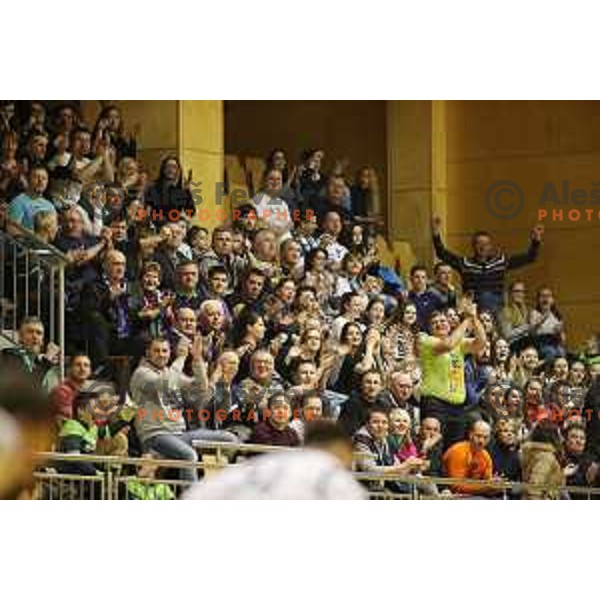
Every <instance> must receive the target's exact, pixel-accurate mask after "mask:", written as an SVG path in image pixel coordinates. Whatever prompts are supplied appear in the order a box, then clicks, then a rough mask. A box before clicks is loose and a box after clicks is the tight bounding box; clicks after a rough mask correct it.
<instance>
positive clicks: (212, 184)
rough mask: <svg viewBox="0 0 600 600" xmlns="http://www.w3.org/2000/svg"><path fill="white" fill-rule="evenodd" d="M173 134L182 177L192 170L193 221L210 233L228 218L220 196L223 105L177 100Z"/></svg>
mask: <svg viewBox="0 0 600 600" xmlns="http://www.w3.org/2000/svg"><path fill="white" fill-rule="evenodd" d="M176 131H177V154H178V156H179V158H180V160H181V164H182V165H183V168H184V176H187V173H188V171H189V170H190V169H191V170H192V182H193V183H192V187H191V191H192V193H193V194H194V197H195V198H197V204H196V219H195V221H196V223H197V224H198V225H202V226H204V227H208V228H210V229H212V228H214V227H215V226H216V225H218V224H219V223H222V222H223V221H224V220H225V219H226V218H227V217H228V216H229V205H228V200H227V198H225V197H224V196H223V181H224V115H223V101H222V100H178V101H177V130H176ZM200 198H201V200H200Z"/></svg>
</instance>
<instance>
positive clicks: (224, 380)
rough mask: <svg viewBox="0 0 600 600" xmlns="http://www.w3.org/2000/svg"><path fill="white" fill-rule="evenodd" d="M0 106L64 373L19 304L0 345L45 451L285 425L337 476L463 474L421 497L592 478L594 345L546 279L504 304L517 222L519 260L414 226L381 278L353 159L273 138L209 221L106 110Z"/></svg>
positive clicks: (21, 232) (7, 171)
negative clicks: (421, 240)
mask: <svg viewBox="0 0 600 600" xmlns="http://www.w3.org/2000/svg"><path fill="white" fill-rule="evenodd" d="M17 109H18V110H17ZM0 113H1V115H0V139H1V147H2V157H1V164H0V203H1V206H2V211H1V213H0V214H1V215H2V221H3V226H4V227H5V229H6V231H7V233H8V234H9V235H12V236H14V237H19V238H20V239H21V241H22V243H23V244H33V243H39V244H46V245H48V244H49V245H54V246H55V247H56V248H57V249H58V250H60V251H62V252H63V253H64V254H65V256H66V258H67V261H68V263H67V270H66V289H65V297H64V299H63V301H64V303H65V311H66V317H67V318H66V348H64V352H65V354H66V356H67V373H66V378H65V379H64V380H62V381H56V378H55V373H56V369H55V365H56V362H57V360H58V357H59V356H60V349H59V348H57V347H56V345H55V344H52V343H50V344H46V343H45V339H44V336H45V333H46V332H47V329H48V322H47V321H48V315H47V314H46V313H45V312H44V311H42V313H41V314H39V315H36V316H31V315H25V314H21V315H20V316H21V317H22V318H21V323H20V327H19V345H17V346H15V347H14V348H9V349H6V350H4V351H3V352H2V356H1V361H2V363H4V364H5V365H7V364H8V365H10V366H11V367H12V368H14V369H17V370H21V371H23V372H25V373H27V374H28V375H29V376H30V377H32V378H35V380H36V382H37V383H38V385H39V386H40V387H41V388H43V389H44V390H45V391H46V392H47V393H48V397H49V402H51V403H52V406H53V408H54V410H55V414H56V443H55V447H56V449H57V450H60V451H64V452H77V453H90V454H112V455H119V456H128V455H129V456H145V455H151V456H160V457H163V458H169V459H170V458H173V459H185V460H193V459H195V458H196V456H197V450H196V449H195V448H194V442H195V441H198V440H200V441H223V442H239V443H246V442H248V443H257V444H267V445H276V446H289V447H295V446H301V445H302V444H303V439H304V434H305V426H306V424H307V423H308V422H309V421H314V420H323V419H328V420H336V421H337V422H338V423H339V425H340V426H341V427H343V429H344V430H345V431H346V433H347V435H348V436H349V437H351V438H352V439H353V441H354V446H355V450H356V451H357V459H356V465H355V467H356V468H357V469H358V470H361V471H367V472H374V473H384V474H389V475H392V476H394V475H395V476H397V477H398V478H402V477H404V476H409V475H415V476H434V477H453V478H467V479H478V480H481V484H474V483H470V484H467V483H464V484H461V483H452V484H448V485H437V486H436V485H432V484H427V483H424V484H423V486H422V487H423V488H424V489H425V490H426V491H427V492H428V493H431V494H437V493H442V494H446V495H455V496H473V495H476V496H485V497H496V496H498V495H499V492H498V490H497V489H496V488H494V487H493V485H489V484H493V483H494V482H495V481H511V482H515V483H519V482H524V483H529V484H540V485H541V486H549V488H548V489H543V488H540V489H539V490H536V489H535V488H531V489H526V490H524V491H523V490H520V489H519V487H518V485H516V486H514V487H513V488H512V489H511V490H510V496H511V497H514V498H524V497H561V498H566V497H578V496H577V494H571V495H570V496H569V495H568V494H566V493H565V492H560V493H557V492H555V491H553V490H556V489H559V488H560V487H561V486H565V485H567V484H569V485H576V486H600V424H599V423H598V418H599V415H598V410H599V409H600V389H599V385H600V378H599V377H598V374H599V373H600V355H599V350H598V346H599V338H598V335H594V336H591V337H590V340H589V342H588V343H587V345H586V347H585V348H583V349H576V348H573V347H572V346H570V345H569V340H568V339H567V337H566V324H565V321H564V317H563V315H562V313H561V311H560V310H559V307H558V302H557V300H556V297H555V293H554V292H555V289H554V288H553V287H552V286H551V287H548V286H543V287H541V288H539V289H537V290H536V291H535V294H530V295H528V286H527V280H526V279H525V278H514V277H513V276H512V274H513V271H514V270H516V269H519V268H520V267H522V266H525V265H526V264H528V263H530V262H533V261H534V260H543V249H542V241H543V233H544V232H543V229H542V227H541V226H536V227H535V228H534V229H533V230H532V232H531V237H530V240H529V245H528V248H526V249H525V251H524V252H523V253H522V254H514V255H510V256H509V255H508V254H506V253H504V252H503V251H502V250H501V249H499V248H497V247H496V246H495V244H494V240H493V238H492V236H491V235H490V234H489V233H487V232H485V231H479V232H476V233H474V235H473V238H472V246H473V252H472V255H471V256H459V255H457V254H455V253H453V252H452V251H451V250H449V249H448V248H447V247H446V246H445V245H444V242H443V240H442V237H441V222H440V220H439V219H437V218H434V220H433V222H432V240H433V246H434V250H435V254H436V256H437V262H436V263H435V264H434V266H433V268H432V269H430V268H428V267H427V266H426V265H425V264H416V265H412V266H411V268H410V269H409V274H408V275H407V277H405V278H404V277H402V275H401V274H400V272H398V271H397V270H396V269H395V268H392V267H390V266H385V265H384V264H383V262H382V260H381V257H380V255H379V252H378V245H377V243H376V234H377V220H376V219H374V218H373V211H374V207H375V206H376V205H378V203H377V201H376V200H377V195H378V186H377V176H376V173H375V171H374V170H373V168H371V167H368V166H367V167H363V168H360V169H359V170H358V172H357V173H356V174H355V176H354V177H352V178H351V177H350V176H349V175H348V173H347V172H343V171H342V170H341V165H343V164H344V163H343V162H341V161H340V162H336V164H335V166H334V167H333V168H332V169H331V170H330V171H327V170H326V169H325V165H326V164H327V163H326V158H327V157H326V156H325V152H324V151H323V150H322V149H320V148H313V149H310V150H307V151H306V152H304V153H303V155H302V157H301V158H300V160H299V161H298V165H297V166H293V165H292V164H291V163H290V162H289V161H290V157H288V156H287V154H286V152H285V151H284V150H283V149H281V148H276V149H274V150H273V151H272V152H271V153H270V154H269V156H268V157H266V170H265V173H264V181H263V186H262V187H261V189H260V190H256V193H255V195H254V196H253V197H252V199H251V200H249V201H247V202H246V203H245V204H243V205H241V206H239V207H238V209H237V210H236V211H235V216H232V218H231V219H230V220H229V221H228V222H224V223H223V224H221V225H219V226H218V227H216V228H215V229H213V230H212V231H209V230H208V229H207V228H204V227H203V226H202V223H201V222H198V221H197V220H194V213H195V205H194V196H193V194H192V193H191V191H190V189H189V184H190V180H191V176H190V175H189V174H188V177H184V175H183V168H182V165H181V164H180V162H179V160H178V159H177V157H175V156H166V157H165V158H164V159H163V160H162V162H161V164H160V165H157V167H158V168H157V169H156V172H157V178H156V180H151V178H150V177H149V173H150V172H153V170H152V169H150V168H149V169H147V168H146V166H143V165H142V164H140V162H139V161H138V159H137V155H136V143H135V139H134V138H133V137H132V136H129V135H128V134H127V133H126V127H125V123H124V122H123V118H122V115H121V113H120V111H119V109H118V108H117V107H116V106H112V105H107V106H105V107H104V108H103V110H102V111H101V113H100V115H99V117H98V119H97V121H96V123H95V124H92V123H88V124H86V123H84V122H83V120H82V118H81V116H80V114H79V111H78V107H77V104H65V105H58V106H54V107H53V109H52V111H50V110H48V108H47V105H46V104H45V103H44V102H29V103H25V104H24V106H22V105H21V104H19V105H15V104H14V103H11V102H6V101H5V102H3V103H2V105H1V106H0ZM151 166H153V165H147V167H151ZM161 209H162V210H161ZM171 209H177V211H178V216H177V218H171V217H169V214H170V211H171ZM15 264H16V263H15ZM13 275H14V274H13ZM554 283H556V282H554ZM3 289H5V288H3ZM531 299H533V301H530V300H531ZM591 326H592V324H590V329H591V330H593V329H592V327H591ZM63 468H65V469H67V470H71V471H72V470H75V471H76V472H78V473H84V474H85V473H87V472H88V470H89V469H91V470H92V471H94V467H93V466H92V465H91V463H75V464H71V465H70V466H69V467H64V466H63ZM179 476H180V477H182V478H183V479H185V480H189V481H194V480H196V479H197V477H198V474H197V472H196V470H195V469H193V468H189V467H186V468H183V469H181V473H180V475H179ZM486 483H487V484H488V485H486ZM369 487H370V489H372V490H375V491H376V490H380V489H381V488H387V489H389V490H391V491H396V492H403V491H406V489H407V486H406V484H405V483H402V482H401V481H394V480H393V477H392V478H390V480H389V481H386V482H384V483H382V482H381V481H377V482H372V483H370V484H369ZM138 492H139V494H138V496H139V495H141V496H144V495H148V494H149V495H150V497H156V494H159V493H158V492H155V491H153V492H152V493H151V494H150V492H148V490H146V489H145V488H144V489H143V490H141V491H140V490H138ZM160 494H163V495H166V496H169V497H170V494H169V493H167V492H165V491H164V490H163V492H160ZM160 494H159V495H160Z"/></svg>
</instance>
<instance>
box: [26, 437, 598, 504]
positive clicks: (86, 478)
mask: <svg viewBox="0 0 600 600" xmlns="http://www.w3.org/2000/svg"><path fill="white" fill-rule="evenodd" d="M194 445H195V447H196V448H197V449H198V450H199V451H201V452H202V451H203V452H202V458H201V460H198V461H181V460H168V459H158V458H147V457H143V458H129V457H120V456H96V455H80V454H60V453H52V452H49V453H42V454H39V455H38V461H39V467H38V469H37V470H36V472H35V473H34V481H35V486H34V492H33V497H34V498H35V499H45V500H67V499H79V500H81V499H89V500H126V499H165V500H166V499H175V498H178V497H179V496H180V495H181V493H182V492H183V491H184V490H185V489H187V488H188V487H189V485H190V482H189V481H187V480H183V479H180V478H178V477H163V476H161V477H160V478H157V477H156V472H157V471H158V470H159V469H160V470H162V471H171V474H174V473H173V471H175V470H180V469H183V468H194V469H200V470H202V471H203V473H204V476H205V477H209V476H211V475H212V474H214V473H215V472H216V471H218V470H220V469H222V468H228V469H230V468H237V467H238V466H239V464H238V463H233V464H230V463H229V462H228V461H229V459H230V458H231V457H233V456H236V455H237V456H238V457H239V456H241V455H244V454H260V453H272V452H282V451H283V452H297V451H298V450H297V449H293V448H280V447H275V446H264V445H258V444H233V443H228V442H203V441H199V442H196V443H195V444H194ZM77 463H80V464H85V465H90V464H91V465H94V467H95V469H96V474H95V475H77V474H73V473H72V472H71V473H66V472H64V470H65V469H64V466H65V465H70V466H71V467H73V465H74V464H77ZM61 464H62V465H63V469H62V470H61V467H60V465H61ZM144 468H145V469H151V470H152V471H153V472H154V473H153V474H152V475H145V474H143V473H142V472H141V470H142V469H144ZM353 475H354V477H355V478H356V479H357V481H360V482H362V483H363V484H364V485H365V486H366V487H367V488H368V489H369V497H370V498H371V499H373V500H459V499H464V498H466V497H468V498H472V497H483V496H486V497H490V496H491V497H494V498H496V499H504V500H507V499H511V498H516V497H519V496H521V495H522V494H524V493H528V494H531V495H536V496H537V497H542V498H543V497H546V496H549V497H562V498H581V499H589V500H591V499H600V488H591V487H575V486H564V487H558V488H557V487H550V486H544V485H533V484H525V483H521V482H510V481H499V480H490V481H481V480H475V479H458V478H449V477H428V476H420V475H418V476H398V475H394V474H382V473H366V472H357V471H355V472H353ZM387 484H394V486H396V488H398V487H400V488H401V490H400V491H393V490H390V489H388V488H386V485H387ZM457 485H458V486H464V485H473V486H477V488H479V489H480V490H481V489H484V492H485V493H483V492H482V493H475V494H473V495H465V494H456V493H450V490H451V489H452V488H453V487H454V486H457Z"/></svg>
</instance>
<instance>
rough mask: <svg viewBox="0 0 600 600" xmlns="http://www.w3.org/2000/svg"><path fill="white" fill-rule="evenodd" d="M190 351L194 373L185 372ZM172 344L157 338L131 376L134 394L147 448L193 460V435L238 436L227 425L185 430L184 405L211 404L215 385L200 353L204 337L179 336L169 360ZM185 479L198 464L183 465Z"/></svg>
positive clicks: (222, 438)
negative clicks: (217, 428) (188, 338)
mask: <svg viewBox="0 0 600 600" xmlns="http://www.w3.org/2000/svg"><path fill="white" fill-rule="evenodd" d="M188 354H191V356H192V371H193V377H188V376H187V375H185V374H184V373H183V366H184V363H185V360H186V358H187V356H188ZM170 358H171V349H170V346H169V342H168V341H167V340H166V339H164V338H154V339H153V340H152V341H151V342H150V344H149V346H148V350H147V352H146V358H144V359H143V360H142V361H141V362H140V365H139V367H138V368H137V369H136V370H135V371H134V373H133V376H132V378H131V384H130V386H131V397H132V399H133V402H134V404H135V405H136V407H137V415H136V418H135V427H136V432H137V434H138V437H139V439H140V442H141V444H142V446H143V449H144V451H145V452H149V451H153V452H156V453H158V454H159V455H161V456H163V457H165V458H168V459H181V460H187V461H195V460H196V458H197V456H196V452H195V450H194V449H193V448H192V442H193V441H195V440H209V441H219V442H237V437H236V436H235V435H234V434H232V433H229V432H226V431H211V430H209V429H203V428H199V429H194V430H186V425H185V418H184V414H185V412H186V410H193V411H199V410H202V409H206V407H207V406H209V402H210V399H211V398H212V395H213V392H214V389H213V388H212V387H211V386H210V385H209V382H208V376H207V370H206V363H205V362H204V360H203V359H202V338H201V337H200V336H197V337H196V339H195V340H194V343H193V344H192V345H191V346H190V345H189V343H186V342H183V341H182V342H181V343H180V345H179V346H178V348H177V357H176V358H175V360H174V361H173V364H172V365H171V366H169V360H170ZM181 477H182V479H187V480H189V481H196V480H197V479H198V476H197V473H196V469H194V468H189V467H188V468H185V469H181Z"/></svg>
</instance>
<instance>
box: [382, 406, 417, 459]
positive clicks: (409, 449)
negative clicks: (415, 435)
mask: <svg viewBox="0 0 600 600" xmlns="http://www.w3.org/2000/svg"><path fill="white" fill-rule="evenodd" d="M389 419H390V433H389V436H388V444H389V447H390V452H391V453H392V454H393V455H394V457H395V458H396V459H397V460H398V461H399V462H400V463H403V462H404V461H405V460H408V459H409V458H411V457H413V456H417V455H418V454H419V452H418V450H417V446H416V445H415V443H414V442H413V441H412V437H411V435H410V430H411V427H412V419H411V418H410V414H409V413H408V411H407V410H405V409H403V408H393V409H392V410H391V411H390V416H389Z"/></svg>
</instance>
